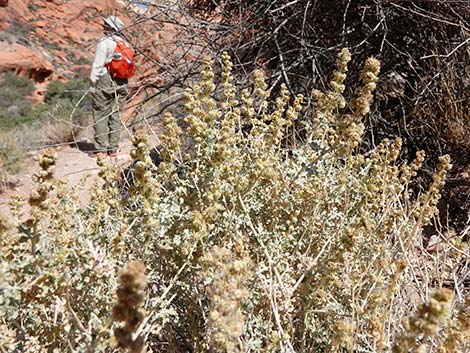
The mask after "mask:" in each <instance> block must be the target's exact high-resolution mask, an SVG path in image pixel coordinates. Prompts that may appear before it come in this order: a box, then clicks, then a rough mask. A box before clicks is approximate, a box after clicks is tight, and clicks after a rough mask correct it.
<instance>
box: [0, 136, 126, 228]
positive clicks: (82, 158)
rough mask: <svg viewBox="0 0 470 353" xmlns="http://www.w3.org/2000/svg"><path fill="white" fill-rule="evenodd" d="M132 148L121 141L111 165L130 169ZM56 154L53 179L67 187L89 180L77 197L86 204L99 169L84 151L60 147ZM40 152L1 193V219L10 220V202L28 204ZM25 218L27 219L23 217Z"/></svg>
mask: <svg viewBox="0 0 470 353" xmlns="http://www.w3.org/2000/svg"><path fill="white" fill-rule="evenodd" d="M131 148H132V144H131V142H130V141H129V140H123V141H122V142H121V143H120V152H119V153H118V156H117V157H115V158H110V157H108V160H109V162H110V163H113V164H118V165H119V166H121V167H122V168H123V169H124V168H126V167H127V166H129V164H130V163H131V158H130V157H129V152H130V150H131ZM54 151H55V152H56V154H57V160H56V168H55V173H54V176H55V178H56V179H61V180H64V181H66V182H67V185H68V186H69V187H73V186H76V185H78V184H79V183H80V182H81V180H82V178H84V177H86V176H89V177H88V179H87V180H86V183H85V187H84V188H83V189H81V191H80V193H79V198H80V203H81V204H82V205H83V206H85V205H86V204H87V202H88V200H89V193H88V190H89V188H90V187H91V185H92V184H93V183H94V182H95V181H97V180H99V178H98V171H99V167H98V165H97V164H96V158H90V157H89V156H88V155H87V153H86V152H85V151H84V150H80V149H78V148H75V147H69V146H67V147H60V148H56V149H55V150H54ZM40 153H41V151H35V152H32V153H30V154H29V156H28V158H27V160H26V162H25V165H26V169H25V170H24V171H23V173H21V174H20V175H15V176H11V178H10V183H9V185H8V186H6V187H2V188H1V189H0V215H3V216H6V218H7V219H12V217H13V216H12V215H11V212H10V207H9V201H10V199H11V198H13V197H16V196H19V197H21V198H22V199H24V200H27V199H28V197H29V194H30V191H31V189H32V188H34V186H35V183H34V182H33V180H32V177H33V175H34V173H37V172H38V171H39V166H38V163H37V161H36V157H37V156H38V155H39V154H40ZM24 212H25V214H26V215H27V214H28V207H27V206H25V207H24ZM25 217H26V216H25Z"/></svg>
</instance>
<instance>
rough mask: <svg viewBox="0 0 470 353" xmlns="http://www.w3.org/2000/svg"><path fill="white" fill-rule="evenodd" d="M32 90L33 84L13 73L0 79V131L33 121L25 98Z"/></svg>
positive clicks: (29, 106)
mask: <svg viewBox="0 0 470 353" xmlns="http://www.w3.org/2000/svg"><path fill="white" fill-rule="evenodd" d="M33 90H34V84H33V82H32V81H31V80H30V79H28V78H25V77H20V76H17V75H16V74H15V73H13V72H8V73H6V74H5V75H3V76H2V77H0V131H1V130H3V131H5V130H8V129H11V128H13V127H16V126H19V125H21V124H25V123H27V122H30V121H31V120H33V119H34V116H33V114H32V104H31V101H30V100H29V99H28V98H27V97H28V96H29V95H31V93H33Z"/></svg>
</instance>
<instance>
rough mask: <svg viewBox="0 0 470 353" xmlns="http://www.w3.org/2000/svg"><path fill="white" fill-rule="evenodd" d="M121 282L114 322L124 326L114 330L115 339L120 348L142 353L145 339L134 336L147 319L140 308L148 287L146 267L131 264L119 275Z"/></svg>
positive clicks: (114, 309) (140, 264)
mask: <svg viewBox="0 0 470 353" xmlns="http://www.w3.org/2000/svg"><path fill="white" fill-rule="evenodd" d="M119 282H120V283H119V288H118V290H117V297H118V303H117V304H116V305H115V306H114V307H113V320H114V321H115V322H122V323H123V326H119V327H117V328H115V329H114V337H115V338H116V341H117V346H118V347H119V348H124V349H127V350H128V351H129V352H130V353H141V352H142V351H143V349H144V345H145V341H144V337H143V336H141V335H140V336H138V337H134V336H135V335H134V334H135V332H136V330H137V329H138V327H139V325H140V324H141V323H142V321H143V320H144V317H145V312H144V311H143V310H142V309H141V308H140V306H141V305H142V303H143V301H144V289H145V287H146V285H147V278H146V275H145V265H144V264H143V263H142V262H139V261H132V262H129V263H128V264H127V265H126V266H125V267H124V269H123V270H122V272H121V274H120V275H119Z"/></svg>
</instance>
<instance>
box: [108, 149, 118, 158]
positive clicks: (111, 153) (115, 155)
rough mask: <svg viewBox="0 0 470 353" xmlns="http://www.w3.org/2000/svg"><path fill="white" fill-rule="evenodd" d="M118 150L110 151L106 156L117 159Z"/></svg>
mask: <svg viewBox="0 0 470 353" xmlns="http://www.w3.org/2000/svg"><path fill="white" fill-rule="evenodd" d="M118 152H119V150H110V151H108V156H110V157H117V155H118Z"/></svg>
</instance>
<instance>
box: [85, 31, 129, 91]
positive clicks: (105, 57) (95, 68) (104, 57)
mask: <svg viewBox="0 0 470 353" xmlns="http://www.w3.org/2000/svg"><path fill="white" fill-rule="evenodd" d="M116 41H119V42H124V43H126V42H125V40H124V39H122V38H121V37H119V36H117V35H112V36H107V37H104V38H101V39H100V41H99V42H98V45H97V46H96V53H95V59H94V60H93V65H92V67H91V74H90V80H91V83H92V85H95V84H96V82H97V81H98V79H99V78H100V77H101V76H103V75H105V74H106V73H107V72H108V70H107V69H106V67H105V65H106V64H107V63H109V62H110V61H111V60H113V53H114V50H115V49H116Z"/></svg>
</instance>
